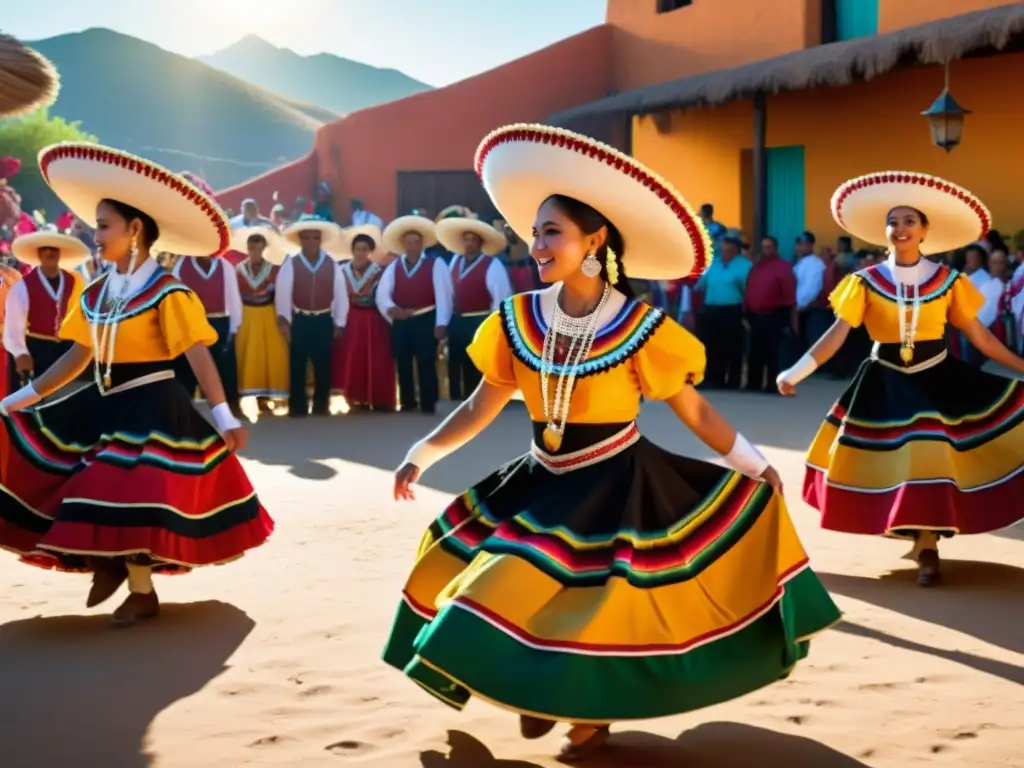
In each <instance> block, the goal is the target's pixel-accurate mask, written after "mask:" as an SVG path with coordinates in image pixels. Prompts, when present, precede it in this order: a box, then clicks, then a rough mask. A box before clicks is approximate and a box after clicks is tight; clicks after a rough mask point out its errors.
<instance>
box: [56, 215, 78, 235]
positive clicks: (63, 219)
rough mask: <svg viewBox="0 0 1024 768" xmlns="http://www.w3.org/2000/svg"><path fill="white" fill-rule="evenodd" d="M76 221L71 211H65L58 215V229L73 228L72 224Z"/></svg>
mask: <svg viewBox="0 0 1024 768" xmlns="http://www.w3.org/2000/svg"><path fill="white" fill-rule="evenodd" d="M74 223H75V217H74V216H73V215H72V214H71V211H64V213H62V214H61V215H60V216H58V217H57V229H59V230H60V231H61V232H65V231H67V230H69V229H71V225H72V224H74Z"/></svg>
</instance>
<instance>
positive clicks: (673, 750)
mask: <svg viewBox="0 0 1024 768" xmlns="http://www.w3.org/2000/svg"><path fill="white" fill-rule="evenodd" d="M448 744H449V745H450V746H451V751H450V752H449V753H448V754H447V755H443V754H441V753H440V752H436V751H431V752H424V753H422V754H421V755H420V764H421V766H422V767H423V768H540V766H539V765H538V764H537V763H532V762H529V761H526V760H501V759H499V758H496V757H494V755H492V754H491V751H490V750H489V749H488V748H487V747H486V746H485V745H484V744H482V743H481V742H479V741H477V740H476V739H475V738H473V737H472V736H470V735H469V734H467V733H463V732H462V731H449V733H448ZM581 765H585V766H586V768H682V766H693V767H694V768H697V766H712V765H713V766H715V768H749V767H750V766H751V765H756V766H757V768H795V766H808V767H810V766H813V767H814V768H867V767H866V764H865V763H862V762H860V761H859V760H855V759H854V758H852V757H849V756H848V755H844V754H843V753H841V752H837V751H836V750H834V749H832V748H831V747H826V746H825V745H824V744H821V743H820V742H817V741H814V740H812V739H808V738H804V737H802V736H791V735H789V734H785V733H778V732H776V731H770V730H767V729H765V728H757V727H755V726H752V725H741V724H739V723H705V724H703V725H699V726H697V727H696V728H693V729H691V730H689V731H684V732H683V733H682V734H680V735H679V736H678V737H677V738H675V739H669V738H665V737H664V736H654V735H652V734H649V733H640V732H638V731H623V732H618V733H613V734H612V738H611V741H609V742H608V744H607V746H605V747H604V748H603V749H601V750H600V751H599V752H597V753H595V754H594V755H593V756H592V757H590V758H588V759H587V760H586V761H585V762H584V763H581Z"/></svg>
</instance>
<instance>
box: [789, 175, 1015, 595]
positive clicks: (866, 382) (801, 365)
mask: <svg viewBox="0 0 1024 768" xmlns="http://www.w3.org/2000/svg"><path fill="white" fill-rule="evenodd" d="M832 214H833V216H834V217H835V219H836V221H837V222H838V223H839V225H840V226H842V227H843V228H844V229H846V230H847V231H848V232H849V233H850V234H852V235H854V236H855V237H857V238H859V239H861V240H865V241H867V242H869V243H873V244H879V245H880V244H883V243H887V244H888V246H889V257H888V259H887V260H886V261H885V262H884V263H881V264H876V265H875V266H871V267H868V268H867V269H862V270H860V271H859V272H855V273H854V274H852V275H849V276H847V277H846V278H845V279H844V280H843V282H842V283H840V284H839V285H838V286H837V287H836V289H835V291H834V292H833V293H832V296H831V302H832V306H833V308H834V309H835V313H836V322H835V324H834V325H833V326H832V328H831V329H830V330H829V331H828V333H826V334H825V336H823V337H822V338H821V340H820V341H819V342H818V343H817V344H815V345H814V347H812V348H811V350H810V351H809V352H808V353H807V354H806V355H805V356H804V357H803V358H802V359H801V360H800V361H798V362H797V364H796V365H794V366H793V367H792V368H790V369H789V370H788V371H783V372H782V373H781V374H779V380H778V385H779V390H780V392H781V393H782V394H784V395H792V394H794V391H795V390H794V387H795V386H796V385H797V384H798V383H799V382H800V381H802V380H803V379H804V378H806V377H807V376H809V375H810V374H811V373H812V372H813V371H814V370H815V369H816V368H817V367H818V366H820V365H823V364H824V363H825V362H827V361H828V360H829V358H831V357H832V355H834V354H835V353H836V352H837V351H838V350H839V348H840V347H841V346H842V345H843V342H844V341H845V340H846V336H847V334H848V333H849V331H850V328H856V327H858V326H860V325H861V324H864V325H865V326H866V327H867V329H868V333H869V334H870V336H871V339H872V340H873V341H874V342H875V345H874V348H873V350H872V353H871V357H870V358H869V359H868V360H866V361H865V362H864V363H863V364H862V365H861V367H860V370H859V371H858V372H857V375H856V376H855V377H854V379H853V381H852V383H851V384H850V386H849V387H848V388H847V390H846V392H844V393H843V395H842V396H841V397H840V398H839V400H838V401H837V402H836V404H835V405H834V406H832V409H831V410H830V411H829V413H828V416H827V417H826V418H825V422H824V423H823V424H822V425H821V429H820V430H819V431H818V434H817V436H816V437H815V438H814V442H813V443H812V444H811V448H810V451H809V453H808V455H807V472H806V477H805V480H804V499H805V501H807V503H808V504H810V505H811V506H813V507H815V508H817V509H818V510H819V511H820V512H821V524H822V526H823V527H825V528H828V529H831V530H836V531H843V532H846V533H862V534H874V535H885V536H892V537H898V538H905V539H910V540H913V541H914V542H915V545H914V549H913V551H912V553H911V556H912V557H913V558H914V559H916V560H917V563H918V583H919V584H920V585H921V586H929V585H931V584H933V583H935V582H936V581H937V580H938V579H939V577H940V571H939V554H938V540H939V537H943V536H952V535H954V534H957V533H965V534H966V533H984V532H986V531H993V530H996V529H998V528H1004V527H1006V526H1009V525H1012V524H1014V523H1015V522H1017V521H1019V520H1021V519H1022V517H1024V502H1022V499H1024V384H1022V383H1021V382H1019V381H1016V380H1010V379H1006V378H1002V377H999V376H993V375H991V374H987V373H982V372H981V371H979V370H977V369H975V368H973V367H971V366H969V365H967V364H965V363H962V362H960V361H959V360H956V359H955V358H953V357H949V356H947V353H946V341H945V333H946V326H947V323H948V324H952V325H953V326H954V327H955V328H957V329H958V330H960V331H962V332H963V333H964V334H965V335H966V336H967V339H968V340H969V341H970V342H971V344H973V345H974V346H975V347H977V348H978V349H979V350H980V351H981V352H982V353H983V354H985V355H986V356H987V357H989V358H991V359H992V360H995V361H996V362H997V363H1000V364H1002V365H1004V366H1006V367H1007V368H1010V369H1011V370H1013V371H1015V372H1017V373H1021V374H1024V360H1022V359H1021V358H1019V357H1018V356H1017V355H1015V354H1013V353H1012V352H1011V351H1010V350H1009V349H1007V348H1006V346H1004V345H1003V344H1002V343H1000V342H999V340H998V339H996V337H995V336H993V335H992V333H991V332H990V331H989V330H988V329H987V328H985V326H984V325H982V324H981V323H980V322H979V321H978V319H977V315H978V311H979V310H980V309H981V307H982V305H983V304H984V303H985V302H984V298H983V297H982V295H981V293H979V292H978V290H977V289H976V288H975V287H974V286H973V285H972V283H971V281H970V280H968V279H967V276H966V275H963V274H961V273H959V272H958V271H957V270H955V269H951V268H950V267H948V266H946V265H940V264H937V263H935V262H932V261H929V260H928V259H925V258H923V257H922V254H924V255H927V254H931V253H943V252H946V251H952V250H955V249H957V248H962V247H963V246H965V245H967V244H969V243H972V242H975V241H977V240H981V239H983V238H984V236H985V233H986V232H988V230H989V227H990V225H991V216H990V214H989V212H988V210H987V209H986V208H985V206H984V205H983V204H982V203H981V201H980V200H978V199H977V198H976V197H975V196H974V195H972V194H971V193H970V192H968V191H967V190H966V189H963V188H961V187H958V186H956V185H955V184H951V183H950V182H947V181H945V180H943V179H939V178H935V177H932V176H926V175H925V174H920V173H908V172H900V171H890V172H884V173H875V174H871V175H869V176H863V177H860V178H857V179H853V180H851V181H848V182H846V183H845V184H843V185H842V186H841V187H839V189H837V190H836V193H835V195H833V197H832Z"/></svg>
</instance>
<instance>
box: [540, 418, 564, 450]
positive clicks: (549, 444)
mask: <svg viewBox="0 0 1024 768" xmlns="http://www.w3.org/2000/svg"><path fill="white" fill-rule="evenodd" d="M544 447H545V448H547V449H548V450H549V451H551V452H552V453H554V452H557V451H558V449H559V448H561V447H562V430H560V429H559V428H558V427H556V426H555V425H554V424H548V425H547V426H546V427H544Z"/></svg>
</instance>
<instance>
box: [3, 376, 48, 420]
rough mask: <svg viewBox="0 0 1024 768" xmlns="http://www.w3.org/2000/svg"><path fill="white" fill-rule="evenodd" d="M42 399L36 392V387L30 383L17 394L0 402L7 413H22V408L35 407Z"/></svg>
mask: <svg viewBox="0 0 1024 768" xmlns="http://www.w3.org/2000/svg"><path fill="white" fill-rule="evenodd" d="M42 399H43V398H42V397H40V395H39V393H38V392H36V388H35V385H34V384H33V383H32V382H31V381H30V382H29V383H28V384H26V385H25V386H24V387H22V388H21V389H19V390H18V391H17V392H12V393H11V394H9V395H8V396H7V397H5V398H4V399H3V400H0V408H3V410H4V412H5V413H9V412H11V411H20V410H21V409H22V408H28V407H29V406H30V405H35V404H36V403H38V402H39V401H40V400H42Z"/></svg>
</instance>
